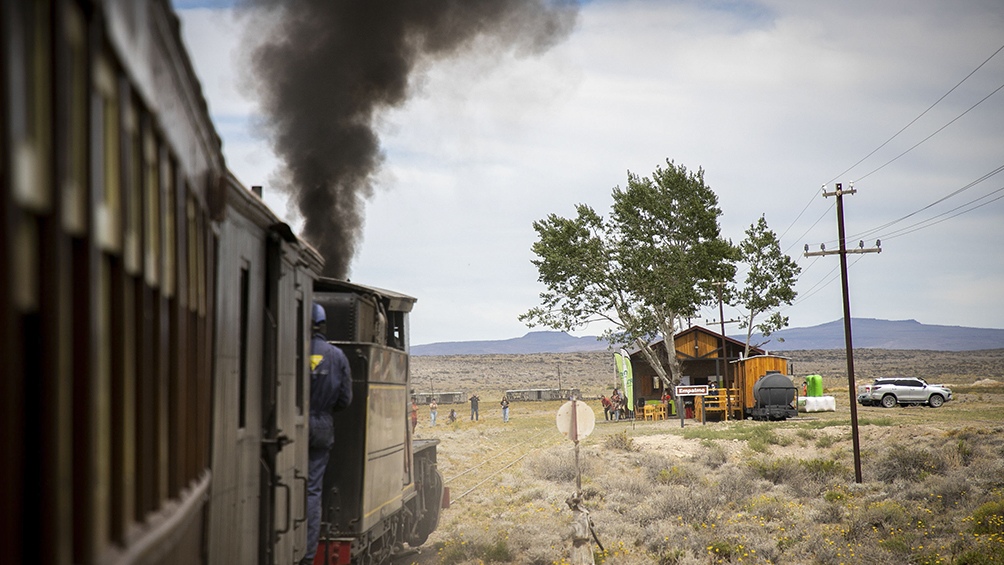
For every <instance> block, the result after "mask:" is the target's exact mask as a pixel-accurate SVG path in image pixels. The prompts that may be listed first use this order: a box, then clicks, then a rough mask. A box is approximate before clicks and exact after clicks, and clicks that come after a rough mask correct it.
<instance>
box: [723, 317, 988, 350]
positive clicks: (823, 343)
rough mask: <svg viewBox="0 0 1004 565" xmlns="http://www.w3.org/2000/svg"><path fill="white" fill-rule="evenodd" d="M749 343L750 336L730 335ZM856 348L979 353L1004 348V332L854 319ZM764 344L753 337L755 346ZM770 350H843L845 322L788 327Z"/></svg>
mask: <svg viewBox="0 0 1004 565" xmlns="http://www.w3.org/2000/svg"><path fill="white" fill-rule="evenodd" d="M729 337H732V338H734V339H739V340H740V341H745V339H746V336H745V335H743V336H741V337H740V336H734V335H733V336H729ZM851 338H852V339H853V345H854V348H855V349H857V348H867V349H921V350H927V351H977V350H981V349H1000V348H1004V330H998V329H985V328H965V327H962V326H935V325H928V324H921V323H920V322H918V321H917V320H876V319H874V318H852V321H851ZM759 341H763V338H762V336H759V334H753V339H751V340H750V342H751V343H757V342H759ZM761 347H762V348H763V349H767V350H770V351H794V350H804V349H843V348H844V321H843V320H837V321H835V322H829V323H826V324H821V325H818V326H812V327H809V328H787V329H784V330H781V331H778V332H775V333H773V334H771V335H770V341H769V342H768V343H767V344H766V345H762V346H761Z"/></svg>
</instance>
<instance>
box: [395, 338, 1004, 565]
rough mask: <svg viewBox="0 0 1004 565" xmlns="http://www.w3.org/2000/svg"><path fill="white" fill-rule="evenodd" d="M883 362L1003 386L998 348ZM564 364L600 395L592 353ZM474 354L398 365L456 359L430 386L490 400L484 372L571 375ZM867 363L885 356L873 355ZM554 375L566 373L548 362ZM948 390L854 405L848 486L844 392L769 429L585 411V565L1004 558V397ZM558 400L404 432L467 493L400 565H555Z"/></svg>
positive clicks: (561, 494)
mask: <svg viewBox="0 0 1004 565" xmlns="http://www.w3.org/2000/svg"><path fill="white" fill-rule="evenodd" d="M894 354H895V357H896V358H897V359H898V362H899V363H900V364H902V365H909V366H913V367H921V366H926V367H934V368H937V367H944V366H947V365H952V366H953V369H952V370H953V371H954V373H955V374H958V375H967V377H966V379H967V380H968V382H961V381H960V382H959V383H958V385H971V384H972V383H975V382H977V381H980V380H985V379H995V380H1004V379H1001V374H1002V372H1004V371H1002V367H1004V355H990V356H988V357H987V358H995V359H998V360H1000V361H999V362H998V363H997V364H991V365H987V366H984V365H983V364H982V361H981V362H980V363H977V368H970V367H967V366H963V365H955V364H954V363H947V364H946V363H942V362H941V361H937V360H932V359H931V354H929V353H927V354H923V355H921V354H915V356H914V357H913V358H910V359H909V360H904V359H902V358H901V352H894ZM582 355H584V356H586V359H585V360H583V359H581V358H579V359H578V361H579V362H580V364H579V365H577V366H578V367H579V370H580V371H581V373H582V375H583V383H584V384H579V385H576V384H569V383H570V381H568V380H565V382H563V385H564V386H580V387H581V388H583V390H584V391H590V390H595V391H596V393H599V392H603V391H605V390H606V389H607V388H608V387H609V386H610V385H611V384H612V381H613V370H612V366H611V367H609V371H606V372H605V374H604V375H602V377H601V376H600V375H597V376H596V379H597V380H596V383H595V384H593V383H591V382H590V383H586V378H585V375H587V374H589V371H591V370H592V369H588V367H591V366H592V365H590V363H587V362H586V361H588V357H589V356H590V355H593V354H582ZM487 357H492V358H493V359H492V360H491V361H485V362H482V363H478V364H469V363H468V362H467V361H468V360H467V359H464V358H416V360H415V367H414V369H415V371H416V373H419V372H421V371H423V370H425V371H428V370H430V367H431V366H433V365H435V366H436V369H433V370H436V371H438V370H439V369H440V368H443V367H445V366H446V365H443V363H445V361H444V360H446V359H450V360H451V361H450V362H452V363H456V364H457V366H456V367H455V368H454V369H452V370H451V372H449V373H446V372H441V373H437V374H436V376H435V377H434V378H436V379H437V380H438V379H441V382H442V383H444V384H450V385H452V386H453V388H452V390H465V391H470V392H474V391H473V390H471V389H470V388H469V387H465V386H464V384H465V383H469V382H473V383H477V385H478V388H479V389H480V390H478V392H480V393H481V397H482V398H483V399H490V398H493V397H494V396H496V395H497V394H500V393H501V391H502V390H505V389H506V388H523V386H511V385H510V383H511V382H512V381H511V380H509V379H502V380H492V379H493V378H494V379H498V378H500V377H503V376H506V375H513V376H515V375H520V374H521V375H523V376H522V377H519V378H520V379H524V380H523V381H520V382H525V383H526V385H525V386H526V387H527V388H529V387H531V386H532V387H538V386H548V383H541V382H530V381H529V380H528V379H529V378H530V377H529V376H528V375H531V374H546V372H545V371H543V370H542V369H541V367H548V366H551V367H553V366H556V365H557V364H561V365H562V366H563V367H566V366H567V367H570V366H571V365H572V363H571V362H570V361H569V360H567V359H565V358H564V356H557V357H558V358H556V359H551V360H548V359H547V357H548V356H536V357H534V358H533V359H532V362H530V363H526V364H524V363H521V362H520V361H521V359H519V358H522V357H531V356H487ZM503 357H508V359H502V358H503ZM432 359H435V361H431V360H432ZM980 359H984V360H985V357H980ZM528 360H529V359H528ZM597 361H601V360H597ZM855 361H856V366H857V365H858V364H859V362H858V358H857V356H856V358H855ZM956 361H961V359H956ZM869 362H874V363H875V364H876V366H882V365H884V364H885V363H886V362H885V361H881V360H879V359H878V356H877V355H876V359H875V360H874V361H865V363H866V364H867V363H869ZM595 365H598V366H602V362H597V363H595ZM473 366H476V367H478V371H480V372H481V373H480V376H478V377H477V378H474V375H473V374H472V371H470V370H469V368H470V367H473ZM493 367H497V372H494V371H495V369H492V368H493ZM796 367H798V365H796ZM984 369H986V370H984ZM604 370H605V369H604ZM933 370H935V369H932V371H933ZM521 371H522V372H521ZM426 374H428V373H426ZM555 374H556V372H555ZM562 374H563V380H564V379H570V378H571V375H570V374H569V372H568V371H567V370H566V368H563V369H562ZM799 374H802V372H801V371H800V372H799ZM913 374H918V373H917V372H914V373H913ZM447 375H453V377H452V378H456V379H458V380H455V381H450V380H448V378H449V377H447ZM824 376H825V375H824ZM919 376H924V378H928V380H930V381H939V382H941V381H946V382H950V380H949V379H941V378H937V376H938V375H935V376H934V378H932V377H931V375H930V374H928V375H926V376H925V375H923V374H921V375H919ZM951 384H956V383H951ZM555 386H556V383H555ZM436 388H437V390H447V389H450V387H449V386H444V387H440V386H437V387H436ZM956 390H957V391H958V398H957V399H956V400H955V401H953V402H950V403H948V404H946V405H945V406H944V407H943V408H940V409H936V410H935V409H930V408H922V407H913V408H894V409H883V408H877V407H867V408H865V407H859V410H858V415H859V422H860V426H859V436H860V446H861V450H860V452H861V468H862V473H863V482H862V483H861V484H857V483H855V482H854V457H853V446H852V434H851V427H850V421H849V414H848V410H847V399H846V397H841V396H840V395H836V396H837V402H838V411H837V412H834V413H820V414H812V415H810V416H811V417H803V418H799V419H797V420H790V421H787V422H776V423H759V422H751V421H747V422H724V423H709V424H707V425H701V424H700V423H697V422H693V421H688V422H687V423H686V426H685V427H683V428H681V427H680V424H679V421H678V420H670V421H665V422H631V421H628V422H618V423H607V422H603V421H602V417H603V416H602V410H601V409H600V407H599V405H598V403H596V402H592V401H591V402H590V404H591V405H593V404H595V406H593V408H594V412H595V413H596V414H598V415H599V418H600V420H601V421H599V422H597V425H596V428H595V430H594V432H593V433H592V435H590V436H589V437H587V438H585V439H584V440H583V441H582V442H581V443H580V446H579V459H580V469H581V483H582V491H583V493H584V496H585V506H586V508H587V509H588V510H589V512H590V516H591V518H592V520H593V522H594V524H595V527H596V534H597V536H598V537H599V540H600V542H602V544H603V546H604V548H605V551H600V550H599V549H598V547H596V546H595V544H594V549H595V550H596V557H597V562H598V563H606V564H642V563H658V564H666V565H670V564H676V565H696V564H709V563H775V564H785V563H793V564H801V563H809V564H820V565H830V564H834V565H835V564H838V563H877V564H886V563H888V564H900V563H915V564H935V563H944V564H953V565H964V564H970V565H984V564H1004V410H1002V407H1004V386H1002V385H996V386H993V385H991V386H979V387H972V386H956ZM845 394H846V387H845ZM559 405H560V403H558V402H552V403H514V404H513V405H512V409H511V421H510V423H509V424H505V425H503V423H502V421H501V414H500V411H499V410H496V409H495V405H494V403H493V402H491V401H488V400H485V401H483V404H482V409H481V421H480V422H476V423H472V422H469V421H467V420H466V417H467V416H468V414H469V410H466V409H465V410H461V409H460V408H466V406H458V407H457V408H458V410H457V411H458V413H459V414H460V415H461V416H462V417H463V418H464V419H462V420H461V421H459V422H457V423H455V424H453V425H449V426H445V425H440V426H437V427H435V428H430V427H428V426H427V425H424V424H425V422H424V421H423V422H422V423H420V426H419V429H418V433H419V435H420V436H421V437H438V438H439V439H440V440H441V441H442V443H441V444H440V447H439V450H440V467H441V469H442V471H443V474H444V476H445V477H446V478H447V479H448V480H450V479H452V480H450V482H449V483H448V485H447V486H449V487H450V488H451V492H452V493H453V495H454V497H456V496H457V495H459V494H461V493H467V494H465V495H464V496H463V497H462V498H461V499H460V500H457V501H456V502H455V504H454V505H453V506H452V507H451V508H449V509H447V510H445V511H444V514H443V517H442V520H441V522H440V528H439V530H438V531H437V532H436V533H434V534H433V536H432V537H431V538H430V540H429V542H427V544H426V546H425V547H424V548H423V552H422V553H421V554H419V555H417V556H414V555H413V556H411V557H410V558H409V560H407V561H404V562H405V563H423V564H425V563H447V564H474V563H514V564H534V565H536V564H540V565H543V564H551V563H567V555H568V547H569V545H570V541H569V535H570V520H571V511H570V510H569V508H568V506H567V505H566V504H565V499H566V498H567V497H568V496H569V495H571V494H572V493H573V491H574V490H575V484H576V477H577V473H576V467H575V451H574V448H573V445H572V444H571V443H570V442H569V441H568V440H566V439H564V438H563V437H561V436H560V434H558V432H557V430H556V427H555V424H554V417H555V413H556V412H557V409H558V407H559ZM442 413H443V407H440V414H442ZM513 462H515V463H513ZM479 464H480V466H479V467H477V469H475V470H474V471H472V472H470V473H467V474H465V475H463V476H459V477H458V476H457V475H459V474H460V473H461V472H463V471H465V470H467V469H469V468H471V467H474V466H475V465H479ZM510 464H511V466H508V465H510ZM500 469H501V470H500ZM496 471H497V472H496ZM478 483H481V484H480V485H478ZM476 485H477V486H476Z"/></svg>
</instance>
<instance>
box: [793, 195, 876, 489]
mask: <svg viewBox="0 0 1004 565" xmlns="http://www.w3.org/2000/svg"><path fill="white" fill-rule="evenodd" d="M855 192H857V191H856V190H854V183H853V182H852V183H851V187H850V188H849V189H847V190H844V189H843V185H841V183H839V182H838V183H837V185H836V190H834V191H833V192H826V185H823V198H829V197H830V196H836V197H837V237H838V238H839V240H840V249H839V250H837V251H827V250H826V246H825V245H820V246H819V251H813V252H809V245H808V244H806V245H805V256H806V257H818V256H821V255H834V254H840V282H841V286H842V290H843V295H844V342H845V344H846V347H847V388H848V396H849V398H850V405H851V438H852V439H853V443H854V482H856V483H858V484H861V442H860V441H859V440H858V403H857V400H858V399H857V389H858V387H857V385H856V384H855V381H854V346H853V345H852V342H851V301H850V298H849V297H848V292H847V254H848V253H881V252H882V247H881V245H882V242H881V241H879V240H875V247H870V248H867V249H865V242H864V241H860V242H858V248H857V249H847V245H846V241H844V194H854V193H855Z"/></svg>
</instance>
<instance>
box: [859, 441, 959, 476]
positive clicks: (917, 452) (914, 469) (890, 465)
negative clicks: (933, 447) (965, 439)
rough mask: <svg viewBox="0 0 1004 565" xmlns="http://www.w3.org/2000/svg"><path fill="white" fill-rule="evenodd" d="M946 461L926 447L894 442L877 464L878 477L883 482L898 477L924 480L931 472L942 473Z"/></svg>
mask: <svg viewBox="0 0 1004 565" xmlns="http://www.w3.org/2000/svg"><path fill="white" fill-rule="evenodd" d="M943 468H944V462H943V461H942V460H941V459H940V458H938V457H934V456H933V455H931V453H930V452H929V451H927V450H925V449H921V448H914V447H906V446H903V445H899V444H893V445H892V446H891V447H890V448H889V449H887V450H886V451H884V452H883V454H882V456H881V457H880V458H879V459H878V461H877V462H876V464H875V471H876V474H877V478H878V480H879V481H882V482H893V481H894V480H896V479H904V480H907V481H919V480H922V479H923V478H924V477H926V476H927V475H928V474H930V473H940V472H941V471H942V470H943Z"/></svg>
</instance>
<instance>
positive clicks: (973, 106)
mask: <svg viewBox="0 0 1004 565" xmlns="http://www.w3.org/2000/svg"><path fill="white" fill-rule="evenodd" d="M1002 88H1004V84H1002V85H1000V86H998V87H997V88H995V89H994V90H993V92H991V93H990V94H987V95H986V96H984V97H983V98H982V99H980V101H979V102H977V103H976V104H973V105H972V106H970V107H969V108H968V109H967V110H966V111H965V112H962V113H961V114H959V115H958V116H956V117H955V118H953V119H952V121H950V122H948V123H947V124H945V125H943V126H941V127H940V128H938V129H936V130H935V131H934V133H932V134H931V135H929V136H927V137H925V138H924V139H921V140H920V141H918V142H917V143H915V144H914V145H913V146H912V147H910V148H909V149H907V150H906V151H904V152H902V153H900V154H899V155H896V156H895V157H893V158H892V159H889V160H888V161H886V162H885V163H884V164H882V165H881V166H879V167H878V168H876V169H874V170H872V171H871V172H869V173H868V174H866V175H864V176H862V177H858V179H857V180H859V181H860V180H863V179H866V178H868V177H870V176H871V175H872V174H873V173H877V172H879V171H881V170H882V169H884V168H885V167H886V165H889V164H891V163H892V162H894V161H896V160H897V159H899V158H900V157H902V156H903V155H906V154H907V153H909V152H911V151H913V150H914V149H916V148H917V147H919V146H920V145H921V144H922V143H924V142H925V141H927V140H928V139H931V138H932V137H934V136H935V135H937V134H939V133H941V131H942V130H944V129H945V128H947V127H948V126H950V125H952V124H954V123H955V122H956V121H958V119H959V118H961V117H962V116H965V115H966V114H968V113H969V112H970V110H972V109H973V108H975V107H977V106H979V105H980V104H982V103H983V102H985V101H986V100H987V98H990V97H991V96H993V95H994V94H997V92H999V91H1000V90H1001V89H1002Z"/></svg>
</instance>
